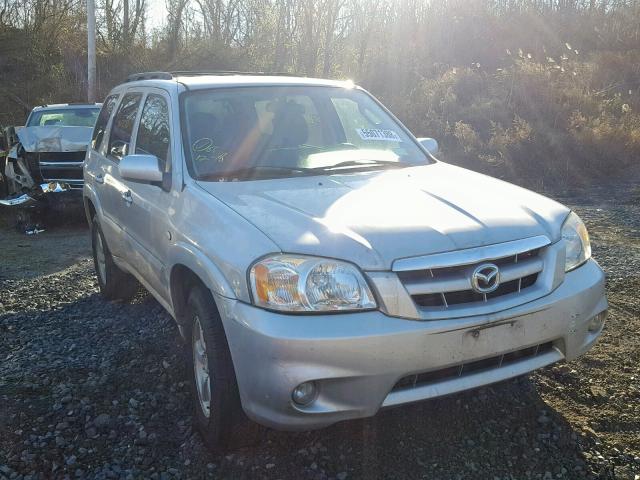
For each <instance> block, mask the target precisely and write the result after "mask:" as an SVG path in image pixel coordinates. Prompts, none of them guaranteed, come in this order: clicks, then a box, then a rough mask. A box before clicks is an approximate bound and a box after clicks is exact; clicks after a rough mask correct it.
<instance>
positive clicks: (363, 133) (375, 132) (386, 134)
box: [356, 128, 402, 142]
mask: <svg viewBox="0 0 640 480" xmlns="http://www.w3.org/2000/svg"><path fill="white" fill-rule="evenodd" d="M356 132H358V135H360V138H361V139H363V140H374V141H375V140H379V141H383V142H401V141H402V139H401V138H400V137H399V136H398V134H397V133H396V132H394V131H393V130H387V129H384V128H356Z"/></svg>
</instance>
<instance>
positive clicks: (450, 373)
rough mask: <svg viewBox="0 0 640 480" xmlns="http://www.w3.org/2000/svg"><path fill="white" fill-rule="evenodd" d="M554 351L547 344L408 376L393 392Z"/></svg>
mask: <svg viewBox="0 0 640 480" xmlns="http://www.w3.org/2000/svg"><path fill="white" fill-rule="evenodd" d="M552 349H553V342H546V343H542V344H539V345H534V346H532V347H527V348H523V349H521V350H515V351H513V352H508V353H503V354H501V355H496V356H494V357H489V358H484V359H482V360H476V361H474V362H468V363H461V364H458V365H454V366H451V367H447V368H442V369H440V370H432V371H430V372H423V373H418V374H415V375H408V376H406V377H403V378H401V379H400V380H398V382H396V384H395V385H394V386H393V389H392V390H391V391H397V390H405V389H408V388H416V387H421V386H424V385H428V384H432V383H437V382H444V381H447V380H452V379H455V378H459V377H464V376H466V375H471V374H473V373H479V372H483V371H486V370H492V369H494V368H499V367H504V366H507V365H510V364H513V363H516V362H519V361H522V360H526V359H529V358H533V357H536V356H538V355H541V354H543V353H546V352H549V351H551V350H552Z"/></svg>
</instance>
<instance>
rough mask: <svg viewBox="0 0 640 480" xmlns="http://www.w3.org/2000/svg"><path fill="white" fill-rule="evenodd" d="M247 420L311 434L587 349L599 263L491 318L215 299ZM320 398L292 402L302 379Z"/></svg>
mask: <svg viewBox="0 0 640 480" xmlns="http://www.w3.org/2000/svg"><path fill="white" fill-rule="evenodd" d="M216 301H217V302H218V305H219V307H220V311H221V314H222V318H223V322H224V326H225V331H226V334H227V339H228V341H229V347H230V349H231V355H232V358H233V362H234V367H235V370H236V376H237V379H238V386H239V389H240V397H241V400H242V406H243V408H244V410H245V412H246V413H247V415H248V416H249V417H251V418H252V419H254V420H256V421H257V422H259V423H262V424H264V425H267V426H270V427H273V428H277V429H282V430H308V429H314V428H321V427H325V426H328V425H331V424H332V423H335V422H338V421H341V420H347V419H353V418H360V417H368V416H372V415H374V414H375V413H376V412H377V411H378V410H379V409H380V408H381V407H387V406H392V405H399V404H403V403H408V402H413V401H419V400H424V399H427V398H433V397H437V396H441V395H446V394H450V393H454V392H457V391H462V390H466V389H469V388H475V387H478V386H481V385H486V384H490V383H493V382H498V381H501V380H504V379H508V378H512V377H514V376H518V375H521V374H524V373H527V372H529V371H532V370H535V369H536V368H539V367H543V366H545V365H548V364H550V363H553V362H556V361H558V360H561V359H566V360H572V359H574V358H576V357H578V356H579V355H581V354H582V353H584V352H586V351H587V350H588V349H589V348H590V347H591V346H592V345H593V343H594V342H595V340H596V339H597V338H598V336H599V335H600V333H601V330H599V331H596V332H589V329H588V324H589V321H590V320H591V319H592V318H593V317H594V316H595V315H597V314H599V313H601V312H603V311H605V310H606V309H607V300H606V298H605V290H604V274H603V272H602V270H601V269H600V267H599V266H598V264H597V263H596V262H595V261H594V260H589V261H588V262H587V263H586V264H585V265H583V266H582V267H580V268H578V269H576V270H574V271H572V272H569V273H567V274H566V277H565V279H564V281H563V282H562V284H561V285H560V286H559V287H558V288H556V289H555V290H554V291H553V292H552V293H550V294H549V295H547V296H545V297H542V298H540V299H538V300H535V301H532V302H529V303H526V304H524V305H520V306H518V307H515V308H511V309H509V310H506V311H502V312H496V313H493V314H489V315H479V316H475V317H467V318H461V319H450V320H447V321H446V322H430V321H416V320H406V319H401V318H393V317H389V316H386V315H385V314H383V313H381V312H379V311H373V312H363V313H351V314H333V315H320V316H317V315H307V316H300V315H283V314H279V313H275V312H269V311H266V310H262V309H259V308H256V307H253V306H251V305H247V304H245V303H242V302H239V301H237V300H230V299H227V298H223V297H217V298H216ZM548 342H552V348H551V349H549V350H548V351H545V352H544V353H543V354H541V355H537V356H534V357H530V358H525V359H523V360H521V361H516V362H513V363H509V364H507V365H502V364H501V366H498V367H495V368H491V369H488V370H482V371H478V372H476V373H472V374H470V375H465V376H458V377H455V378H449V379H444V380H438V381H436V382H431V383H427V384H423V385H420V386H414V387H412V388H401V389H394V385H396V383H397V382H398V381H399V380H400V379H402V378H404V377H406V376H407V375H412V374H418V373H422V372H426V371H432V370H440V369H444V368H447V367H452V366H456V365H460V364H464V363H468V362H473V361H476V360H480V359H488V358H490V357H495V356H496V355H501V354H503V353H507V352H513V351H516V350H520V349H522V348H525V347H530V346H536V345H541V344H545V343H546V344H548ZM307 381H315V382H316V385H317V386H318V392H319V393H318V396H317V398H316V400H315V401H314V402H312V403H311V404H310V405H308V406H305V407H301V406H298V405H296V404H294V403H293V401H292V400H291V393H292V390H293V389H294V388H295V387H296V386H298V385H299V384H300V383H302V382H307Z"/></svg>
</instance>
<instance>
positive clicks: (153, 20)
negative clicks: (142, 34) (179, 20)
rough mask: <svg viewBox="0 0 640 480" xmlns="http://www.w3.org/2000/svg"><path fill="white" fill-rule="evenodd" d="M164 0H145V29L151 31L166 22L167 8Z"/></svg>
mask: <svg viewBox="0 0 640 480" xmlns="http://www.w3.org/2000/svg"><path fill="white" fill-rule="evenodd" d="M164 2H165V0H147V28H148V29H149V30H153V29H154V28H156V27H160V26H162V24H163V23H164V22H165V21H166V16H167V7H166V5H165V3H164Z"/></svg>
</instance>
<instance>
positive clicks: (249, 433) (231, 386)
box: [185, 284, 264, 453]
mask: <svg viewBox="0 0 640 480" xmlns="http://www.w3.org/2000/svg"><path fill="white" fill-rule="evenodd" d="M186 313H187V317H186V318H187V323H188V325H187V331H186V332H185V333H186V335H185V337H186V340H187V341H186V344H187V348H186V350H187V354H188V355H187V358H188V361H187V363H188V365H189V371H190V372H191V373H190V376H191V387H192V392H193V406H194V422H195V424H196V427H197V429H198V430H199V432H200V434H201V436H202V439H203V441H204V443H205V445H206V446H207V447H208V448H209V449H210V450H211V451H213V452H214V453H222V452H224V451H227V450H230V449H235V448H239V447H243V446H247V445H252V444H254V443H256V442H257V441H258V440H259V439H260V437H261V435H262V433H263V432H264V429H263V427H261V426H260V425H258V424H257V423H254V422H252V421H251V420H249V419H248V418H247V416H246V415H245V413H244V411H243V410H242V405H241V403H240V395H239V392H238V384H237V382H236V375H235V371H234V368H233V361H232V359H231V353H230V352H229V347H228V344H227V337H226V335H225V333H224V328H223V326H222V321H221V320H220V317H219V315H218V310H217V308H216V305H215V302H214V300H213V297H212V295H211V292H210V291H209V290H208V289H206V288H205V287H204V286H202V285H200V284H196V285H194V286H193V287H192V288H191V290H190V292H189V295H188V299H187V312H186ZM203 369H204V370H206V373H207V374H206V375H203V374H202V373H198V372H199V371H200V372H202V370H203ZM205 376H206V380H204V378H205ZM198 383H200V385H201V387H200V388H199V387H198ZM207 400H208V408H207V406H206V404H207Z"/></svg>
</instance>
